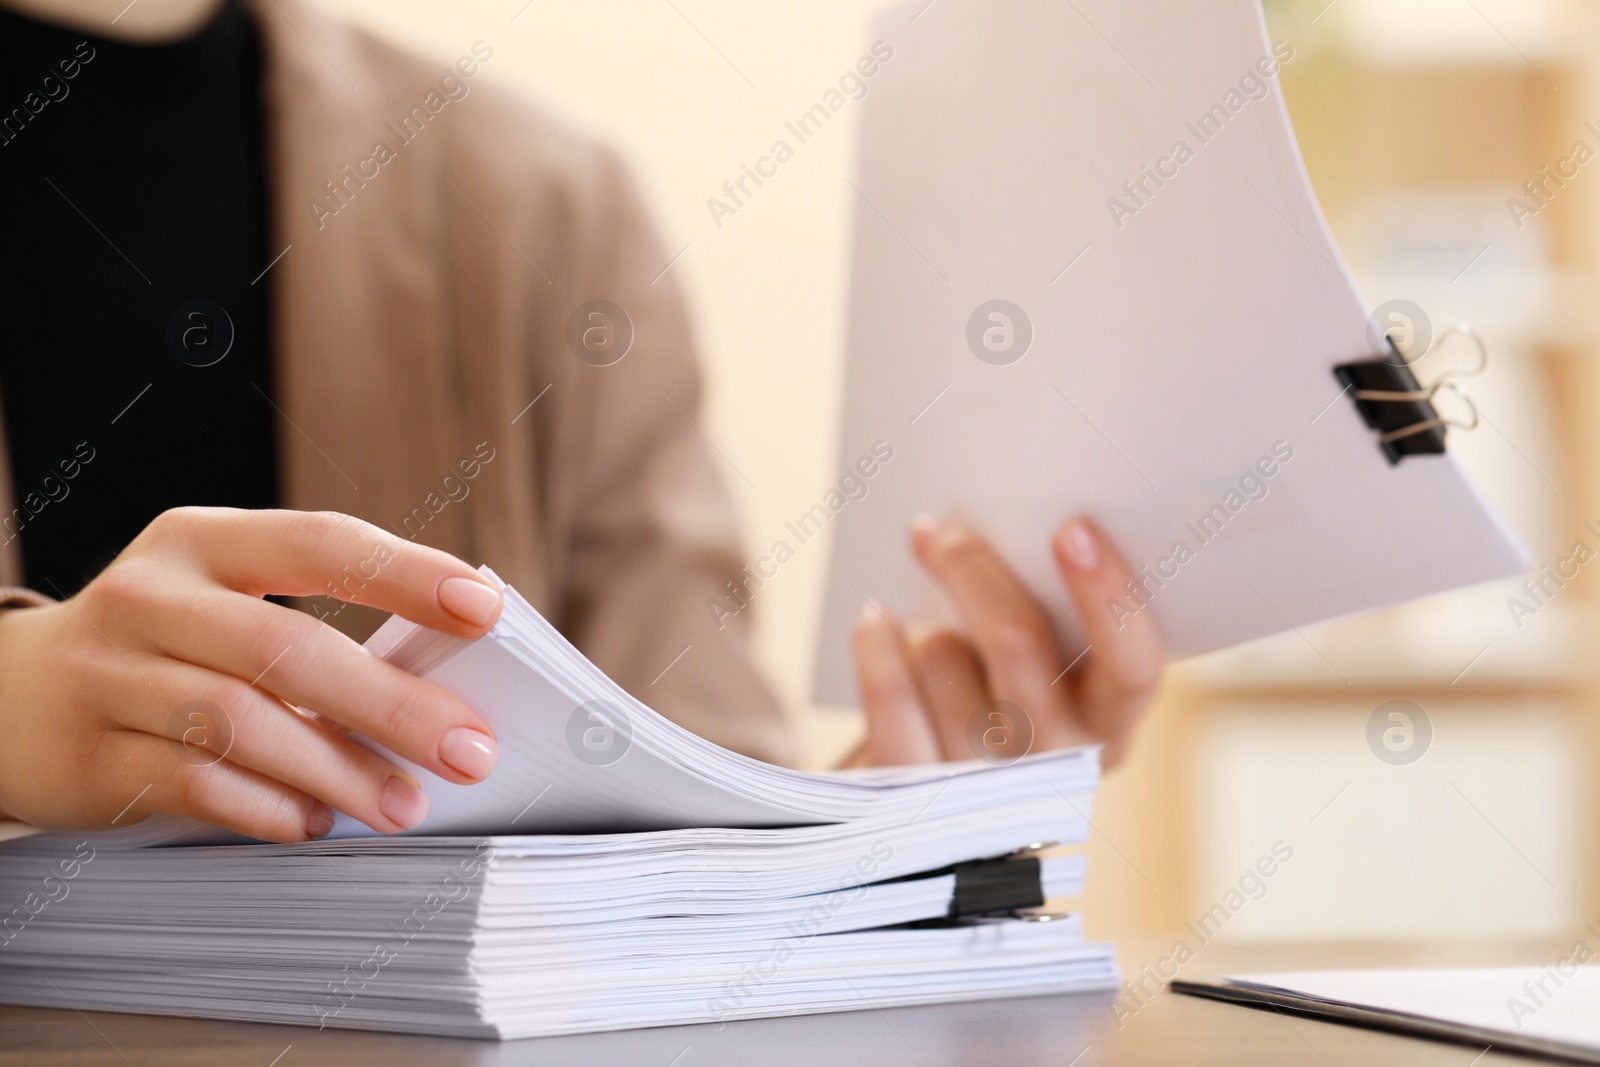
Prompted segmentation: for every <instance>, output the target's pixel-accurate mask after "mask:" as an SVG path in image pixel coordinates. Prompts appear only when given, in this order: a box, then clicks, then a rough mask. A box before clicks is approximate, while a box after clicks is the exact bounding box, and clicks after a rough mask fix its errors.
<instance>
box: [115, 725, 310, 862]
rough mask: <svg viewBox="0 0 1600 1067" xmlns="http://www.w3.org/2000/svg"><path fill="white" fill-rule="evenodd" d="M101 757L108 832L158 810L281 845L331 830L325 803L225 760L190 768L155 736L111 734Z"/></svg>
mask: <svg viewBox="0 0 1600 1067" xmlns="http://www.w3.org/2000/svg"><path fill="white" fill-rule="evenodd" d="M101 751H102V752H103V753H104V755H103V756H102V757H101V759H102V760H103V764H102V767H101V768H100V770H101V774H100V780H101V781H102V782H103V783H104V785H103V787H102V804H103V806H107V807H108V809H109V810H111V811H113V812H119V813H118V814H116V815H114V816H112V817H111V818H112V820H113V822H114V825H116V826H126V825H129V824H130V823H133V822H138V821H139V818H140V817H141V816H144V815H152V814H156V813H158V812H159V813H166V814H170V815H187V816H189V817H190V818H192V819H199V820H200V821H201V822H208V823H211V824H213V825H215V826H220V827H222V828H224V829H226V830H232V831H234V832H235V833H240V834H244V835H245V836H246V837H254V838H259V839H260V840H263V841H277V842H281V843H288V842H292V841H309V840H311V839H313V838H315V837H319V836H321V835H322V834H325V833H327V832H328V829H330V828H331V827H332V825H333V817H332V813H331V812H328V811H327V810H326V805H321V806H320V807H319V805H318V802H317V801H316V800H315V799H314V798H312V797H311V796H309V795H308V794H306V793H303V792H301V791H300V790H298V789H294V788H291V787H290V786H287V785H284V784H283V783H282V782H275V781H273V780H272V779H270V778H267V777H266V776H264V775H260V774H257V773H255V772H254V771H247V770H245V769H243V768H242V767H236V766H234V765H233V764H231V763H229V762H228V761H227V760H223V761H222V762H221V763H217V764H214V765H212V766H208V767H199V766H195V765H194V764H192V763H189V762H188V761H186V760H184V759H183V758H182V757H181V756H179V755H178V748H177V747H176V746H174V745H173V743H172V742H171V741H168V740H167V739H166V738H163V737H155V736H153V735H151V734H147V733H140V732H137V731H132V730H128V731H118V732H117V734H115V735H113V736H112V737H111V738H108V740H107V743H106V744H105V745H104V746H103V747H102V750H101ZM119 809H120V811H119Z"/></svg>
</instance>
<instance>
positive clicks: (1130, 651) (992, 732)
mask: <svg viewBox="0 0 1600 1067" xmlns="http://www.w3.org/2000/svg"><path fill="white" fill-rule="evenodd" d="M911 547H912V550H913V552H915V554H916V556H917V559H918V560H919V561H920V562H921V563H922V564H923V566H924V567H926V568H927V569H928V571H929V572H930V573H931V574H932V575H933V577H934V578H935V579H936V580H937V581H938V582H939V584H940V585H941V586H943V587H944V590H945V592H946V593H947V594H948V595H949V597H950V600H951V601H952V602H953V603H954V604H955V606H956V608H957V610H958V611H959V612H960V615H961V618H962V620H963V622H964V623H965V624H966V629H965V632H961V631H957V630H955V629H951V628H947V627H930V626H911V627H907V626H906V625H904V624H902V623H901V622H900V621H899V620H897V619H895V618H894V617H893V616H891V615H890V614H889V613H888V611H887V610H886V609H884V608H883V607H882V606H881V605H878V604H868V605H866V606H865V607H864V608H863V609H862V612H861V615H860V617H859V618H858V619H857V621H856V627H855V634H854V644H855V656H856V671H857V675H858V677H859V679H860V683H861V693H862V701H863V704H864V707H865V709H866V715H867V741H866V746H865V751H864V753H863V755H864V757H865V760H864V762H866V763H869V764H899V763H932V762H936V761H939V760H965V759H973V758H978V759H986V760H988V761H990V762H1009V761H1010V760H1012V759H1015V758H1018V757H1020V756H1022V755H1023V754H1025V753H1026V752H1028V751H1040V750H1043V749H1049V748H1059V747H1062V746H1066V745H1083V744H1091V743H1097V742H1098V743H1103V744H1104V745H1105V746H1106V747H1105V752H1104V755H1103V757H1102V760H1103V762H1104V764H1105V765H1106V766H1111V765H1113V764H1115V763H1117V762H1119V761H1120V760H1121V759H1122V758H1123V757H1124V756H1125V755H1126V753H1127V750H1128V745H1129V742H1130V740H1131V737H1132V733H1133V727H1134V724H1135V723H1136V722H1137V721H1138V719H1139V716H1140V714H1141V713H1142V712H1143V711H1144V709H1145V708H1146V707H1147V706H1148V705H1149V703H1150V701H1151V698H1152V697H1153V696H1154V695H1155V690H1156V686H1157V683H1158V682H1159V681H1160V678H1161V667H1162V664H1163V662H1164V660H1165V658H1166V653H1165V651H1164V650H1163V648H1162V645H1161V637H1160V635H1159V634H1158V633H1157V631H1156V627H1155V621H1154V620H1153V619H1152V618H1151V617H1150V613H1149V612H1144V611H1141V612H1138V613H1136V614H1132V615H1123V616H1121V617H1120V618H1113V615H1112V612H1111V610H1110V608H1109V606H1108V605H1109V604H1110V603H1111V602H1112V601H1113V600H1120V599H1121V598H1122V597H1123V595H1124V593H1125V588H1126V585H1127V583H1128V581H1129V580H1130V575H1129V572H1128V569H1127V566H1126V565H1125V564H1124V563H1123V561H1122V560H1121V559H1120V558H1119V557H1118V556H1117V554H1116V553H1115V552H1114V551H1113V550H1112V549H1111V547H1110V545H1108V544H1107V543H1106V540H1105V538H1104V537H1103V536H1102V535H1101V534H1100V532H1099V530H1098V529H1096V528H1095V526H1094V525H1093V524H1092V523H1090V522H1089V521H1088V520H1086V519H1082V518H1078V519H1072V520H1069V521H1068V522H1065V523H1063V524H1062V525H1061V527H1060V528H1059V529H1057V530H1056V533H1055V536H1054V537H1052V538H1051V541H1050V548H1051V554H1052V555H1053V556H1054V557H1055V560H1056V565H1057V567H1059V569H1060V571H1061V578H1062V581H1063V583H1064V584H1065V585H1066V587H1067V591H1068V593H1069V594H1070V595H1071V597H1072V601H1073V603H1074V604H1075V605H1076V607H1077V609H1078V617H1079V619H1080V620H1081V622H1082V626H1083V629H1084V632H1085V634H1086V636H1087V637H1088V640H1089V647H1088V649H1087V650H1070V651H1066V650H1063V649H1061V648H1060V647H1059V646H1058V645H1057V642H1056V637H1055V633H1054V631H1053V630H1052V629H1051V626H1050V622H1049V620H1048V619H1047V618H1046V617H1045V614H1044V612H1043V611H1042V610H1041V609H1040V607H1039V605H1038V604H1037V603H1036V602H1035V601H1034V599H1033V597H1032V596H1031V595H1029V593H1028V591H1027V590H1026V589H1025V588H1023V586H1022V583H1021V582H1019V581H1018V580H1017V578H1016V576H1015V575H1013V574H1012V573H1011V571H1010V569H1009V568H1007V567H1006V565H1005V564H1004V563H1003V562H1002V561H1001V559H1000V557H999V556H998V555H996V554H995V552H994V549H993V548H991V547H990V546H989V544H988V543H987V542H986V541H984V540H983V538H981V537H980V536H978V534H977V533H976V532H975V531H973V530H972V529H971V528H970V527H968V526H966V525H965V524H963V523H960V522H956V521H940V520H936V519H919V520H917V522H915V523H914V524H913V525H912V530H911ZM1069 667H1070V669H1069Z"/></svg>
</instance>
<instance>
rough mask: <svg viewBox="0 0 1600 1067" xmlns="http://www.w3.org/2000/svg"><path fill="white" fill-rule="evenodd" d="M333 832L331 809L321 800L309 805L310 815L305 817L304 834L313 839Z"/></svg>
mask: <svg viewBox="0 0 1600 1067" xmlns="http://www.w3.org/2000/svg"><path fill="white" fill-rule="evenodd" d="M332 832H333V809H332V808H330V807H328V805H326V804H324V803H323V802H322V801H320V800H319V801H317V802H316V803H315V804H313V805H311V815H310V817H308V818H307V819H306V836H307V837H309V838H311V839H312V840H315V839H316V838H319V837H327V836H328V835H329V834H330V833H332Z"/></svg>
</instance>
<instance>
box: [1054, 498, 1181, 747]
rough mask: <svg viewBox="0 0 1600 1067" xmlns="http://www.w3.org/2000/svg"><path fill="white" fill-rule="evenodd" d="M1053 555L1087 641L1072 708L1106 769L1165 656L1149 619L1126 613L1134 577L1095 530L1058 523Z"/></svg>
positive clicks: (1072, 680)
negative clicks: (1098, 742) (1099, 744)
mask: <svg viewBox="0 0 1600 1067" xmlns="http://www.w3.org/2000/svg"><path fill="white" fill-rule="evenodd" d="M1050 548H1051V552H1052V554H1053V555H1054V556H1055V558H1056V565H1057V566H1058V567H1059V568H1060V569H1061V576H1062V578H1063V579H1064V580H1065V582H1066V585H1067V591H1068V592H1069V593H1070V594H1071V595H1072V600H1073V603H1074V604H1075V605H1076V606H1077V609H1078V617H1079V618H1080V619H1081V620H1082V621H1083V628H1084V633H1085V636H1087V637H1088V639H1089V654H1088V655H1087V656H1085V657H1084V658H1083V660H1082V662H1081V663H1080V664H1079V665H1078V667H1077V668H1075V669H1074V670H1073V671H1072V673H1071V674H1070V675H1069V676H1068V679H1067V682H1068V684H1069V685H1070V686H1071V687H1072V693H1073V697H1074V699H1073V702H1072V703H1073V707H1074V709H1075V710H1076V712H1077V713H1078V714H1079V715H1080V716H1081V717H1082V719H1083V722H1084V724H1085V725H1086V726H1087V727H1088V728H1089V729H1090V730H1091V731H1093V732H1094V733H1095V734H1096V735H1098V736H1100V737H1103V738H1105V740H1106V745H1107V748H1106V753H1105V757H1104V759H1105V762H1106V763H1107V764H1108V765H1109V764H1112V763H1115V762H1116V761H1117V759H1119V758H1120V756H1121V754H1122V749H1123V748H1124V747H1125V746H1126V743H1127V740H1128V737H1129V735H1130V733H1131V732H1132V730H1133V725H1134V723H1135V722H1136V721H1137V720H1138V717H1139V713H1140V712H1141V711H1143V710H1144V708H1145V706H1146V705H1148V704H1149V702H1150V698H1151V697H1152V696H1153V695H1154V693H1155V688H1156V684H1157V683H1158V682H1159V681H1160V678H1161V665H1162V663H1163V662H1164V661H1165V660H1166V651H1165V649H1164V648H1163V646H1162V643H1161V633H1160V631H1159V630H1158V629H1157V628H1156V623H1155V619H1154V618H1153V617H1152V616H1151V614H1150V612H1148V611H1144V610H1138V611H1133V610H1132V609H1130V608H1129V607H1128V598H1127V597H1126V591H1127V588H1128V586H1129V584H1130V583H1131V582H1132V580H1133V579H1132V576H1131V575H1130V574H1129V571H1128V567H1127V565H1126V564H1125V563H1124V562H1123V561H1122V557H1121V556H1119V555H1118V554H1117V553H1116V551H1115V550H1114V549H1112V547H1111V546H1110V544H1109V543H1107V541H1106V539H1105V536H1104V535H1103V534H1102V533H1101V532H1100V530H1099V529H1097V528H1096V527H1095V525H1094V524H1093V523H1091V522H1089V521H1088V520H1087V519H1073V520H1069V521H1068V522H1065V523H1063V524H1062V525H1061V527H1060V529H1058V530H1057V531H1056V534H1055V537H1054V538H1052V539H1051V542H1050ZM1113 605H1120V608H1118V607H1113Z"/></svg>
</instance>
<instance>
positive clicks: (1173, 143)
mask: <svg viewBox="0 0 1600 1067" xmlns="http://www.w3.org/2000/svg"><path fill="white" fill-rule="evenodd" d="M875 37H877V38H880V39H882V40H883V41H884V42H885V43H886V44H887V46H888V47H891V48H892V49H893V58H892V60H890V61H889V62H887V63H885V64H884V65H883V68H882V70H881V71H880V72H878V73H877V75H876V77H875V78H874V79H873V81H872V87H871V93H870V95H869V96H868V98H867V99H866V101H865V102H864V106H865V108H866V111H865V113H864V117H863V133H862V148H861V162H860V175H859V177H858V179H857V181H856V182H854V183H853V184H854V186H855V189H856V192H854V193H852V194H851V195H852V196H853V197H855V200H856V223H855V248H854V262H853V267H852V269H853V277H854V282H853V289H852V299H851V310H850V319H849V355H848V366H847V370H846V390H845V394H846V395H845V410H844V419H843V428H842V438H841V452H840V454H841V455H842V456H846V457H853V456H859V455H866V454H871V453H872V451H873V447H874V445H875V444H877V446H878V449H879V453H880V454H881V452H882V451H883V450H884V449H892V450H893V459H892V462H891V463H889V464H888V465H887V466H886V469H884V470H883V471H882V472H881V473H878V475H877V477H875V478H874V479H873V481H872V483H871V492H870V493H869V494H868V495H867V497H866V498H865V499H862V500H859V501H853V502H852V503H851V504H850V506H849V507H848V508H844V509H842V511H841V512H840V513H839V514H838V515H837V516H836V517H835V518H834V519H833V521H832V523H831V524H830V525H832V527H833V534H834V537H835V541H834V556H833V561H832V565H831V571H830V575H829V586H828V591H827V599H826V603H825V607H824V616H823V625H822V634H821V645H820V648H819V655H818V667H817V676H816V691H817V696H818V699H820V700H822V701H824V702H826V703H836V704H848V703H853V702H854V699H855V697H854V685H853V680H852V677H851V673H850V663H849V653H848V634H849V628H850V624H851V621H852V619H853V618H854V616H855V614H856V613H857V612H858V611H859V610H860V608H861V605H862V601H863V599H864V598H873V599H881V600H883V601H884V602H886V603H887V604H888V605H889V606H890V607H892V608H894V609H896V610H900V611H905V612H925V611H930V610H933V611H938V610H939V609H940V604H939V602H938V600H937V597H936V594H935V591H934V589H933V587H932V585H931V583H929V582H928V581H927V580H926V579H925V578H924V576H923V575H921V574H920V573H919V572H918V570H917V568H916V566H915V564H914V563H913V562H912V561H911V558H910V555H909V552H908V550H907V548H906V531H907V527H908V525H909V523H910V521H911V519H912V518H913V516H915V515H916V514H917V513H919V512H927V513H931V514H935V515H954V516H959V517H962V518H965V519H966V520H968V521H970V522H972V523H974V524H976V525H977V527H978V528H979V529H981V530H982V531H983V532H984V533H985V534H987V535H988V536H989V537H990V538H991V539H992V540H993V541H994V542H995V544H997V545H998V546H999V548H1000V550H1001V551H1002V553H1003V554H1004V555H1005V557H1006V559H1007V560H1008V561H1009V562H1010V563H1011V565H1012V566H1013V567H1014V568H1015V569H1016V570H1017V572H1018V573H1019V574H1020V575H1022V576H1023V578H1024V579H1025V580H1026V581H1027V583H1028V584H1029V586H1030V587H1031V588H1032V589H1033V591H1034V593H1035V594H1036V595H1037V596H1038V597H1039V598H1040V599H1041V601H1042V602H1043V603H1045V604H1046V605H1047V606H1048V607H1049V609H1050V610H1051V612H1052V614H1053V617H1054V619H1055V622H1056V624H1057V626H1058V628H1059V630H1060V633H1061V635H1062V637H1063V639H1064V641H1065V642H1066V643H1067V645H1068V647H1069V649H1070V648H1071V647H1074V646H1075V647H1078V648H1081V647H1082V645H1083V638H1082V630H1081V627H1080V626H1079V624H1078V622H1077V620H1076V619H1075V618H1074V617H1073V615H1072V612H1071V610H1070V608H1069V606H1068V603H1067V600H1066V596H1065V593H1064V591H1063V589H1062V586H1061V582H1060V579H1059V577H1058V576H1057V575H1056V573H1055V571H1054V567H1053V565H1052V563H1051V561H1050V558H1049V552H1048V539H1049V536H1050V533H1051V531H1052V530H1053V529H1054V528H1055V527H1056V525H1057V524H1058V523H1060V522H1061V521H1062V520H1063V519H1065V518H1066V517H1068V516H1070V515H1074V514H1078V513H1086V514H1089V515H1091V516H1093V517H1094V518H1095V519H1097V520H1098V521H1099V522H1100V523H1101V524H1102V526H1103V527H1104V528H1105V529H1106V530H1107V532H1108V533H1109V534H1110V536H1111V538H1112V539H1113V541H1114V542H1115V544H1116V545H1117V547H1118V548H1119V550H1120V551H1121V552H1122V553H1123V555H1124V556H1125V557H1126V558H1127V560H1128V561H1129V563H1130V564H1131V566H1132V567H1133V569H1134V570H1135V571H1137V572H1138V575H1139V585H1138V587H1137V588H1134V589H1129V590H1128V591H1127V595H1126V596H1124V597H1122V598H1121V599H1120V600H1118V601H1115V602H1112V603H1108V604H1107V605H1106V606H1105V610H1106V611H1108V612H1110V613H1112V615H1113V616H1114V617H1116V618H1118V619H1124V620H1125V618H1126V617H1127V616H1128V615H1129V614H1132V613H1136V612H1142V611H1149V612H1152V613H1153V614H1154V617H1155V618H1156V620H1157V621H1158V623H1159V624H1160V628H1161V630H1162V632H1163V634H1164V635H1165V638H1166V640H1167V643H1168V647H1169V648H1170V650H1171V651H1172V652H1174V653H1176V654H1179V655H1183V654H1189V653H1195V652H1201V651H1206V650H1209V649H1213V648H1219V647H1222V646H1225V645H1229V644H1233V643H1237V642H1240V641H1244V640H1248V639H1250V638H1255V637H1260V636H1264V635H1266V634H1270V633H1275V632H1278V631H1280V630H1285V629H1287V628H1289V627H1290V626H1291V625H1293V626H1300V625H1304V624H1308V623H1312V622H1316V621H1319V620H1322V619H1327V618H1331V617H1334V616H1338V615H1343V614H1348V613H1352V612H1357V611H1362V610H1366V609H1370V608H1374V607H1378V606H1380V605H1384V604H1391V603H1396V602H1399V601H1403V600H1408V599H1412V598H1415V597H1419V596H1423V595H1426V594H1429V593H1434V592H1439V591H1442V590H1445V589H1449V588H1453V587H1457V586H1462V585H1468V584H1473V583H1477V582H1482V581H1487V580H1489V579H1493V578H1497V577H1503V576H1506V575H1509V574H1514V573H1516V572H1517V571H1518V570H1520V569H1522V568H1523V567H1524V566H1525V562H1524V561H1525V558H1526V554H1525V551H1524V550H1523V549H1522V548H1521V546H1520V545H1519V544H1518V543H1517V541H1516V539H1515V537H1514V536H1513V535H1512V534H1511V533H1510V532H1509V531H1508V530H1507V528H1506V527H1505V526H1504V524H1503V523H1502V522H1501V521H1500V520H1499V519H1498V518H1497V517H1496V516H1495V515H1494V514H1493V513H1492V512H1491V511H1490V509H1489V508H1488V506H1487V505H1486V504H1485V502H1484V501H1483V499H1482V498H1481V497H1480V496H1479V494H1478V492H1477V491H1476V489H1475V488H1474V486H1473V485H1472V484H1471V483H1470V482H1469V481H1468V480H1467V478H1466V477H1465V476H1464V475H1463V473H1462V471H1461V469H1460V468H1459V467H1458V466H1457V464H1456V462H1455V460H1454V459H1453V458H1452V457H1450V456H1449V455H1448V454H1445V455H1424V456H1408V457H1406V458H1404V459H1403V460H1402V461H1401V462H1400V463H1399V464H1398V465H1395V466H1391V465H1390V463H1389V462H1388V460H1387V459H1386V458H1385V457H1384V455H1383V454H1382V452H1381V451H1380V449H1379V445H1378V438H1377V434H1376V433H1374V432H1373V431H1372V430H1370V429H1368V428H1367V426H1366V425H1365V424H1364V422H1363V421H1362V419H1361V417H1360V416H1359V414H1358V413H1357V411H1356V409H1355V405H1354V402H1353V400H1352V398H1351V397H1350V396H1348V395H1341V386H1340V383H1339V382H1338V381H1336V380H1335V378H1334V375H1333V373H1332V368H1333V367H1334V366H1335V365H1336V364H1340V363H1345V362H1350V361H1353V360H1361V359H1374V358H1378V357H1379V356H1380V355H1382V353H1381V352H1379V351H1375V349H1376V348H1377V346H1378V345H1380V344H1381V343H1382V342H1381V333H1382V331H1381V329H1380V330H1378V331H1371V330H1369V327H1368V318H1369V308H1368V307H1367V306H1366V304H1365V303H1364V302H1363V301H1362V299H1361V297H1360V296H1359V295H1358V293H1357V292H1356V289H1355V286H1354V284H1353V282H1352V281H1351V279H1350V276H1349V273H1348V271H1347V270H1346V269H1345V266H1344V263H1343V260H1342V258H1341V257H1340V254H1339V251H1338V249H1337V248H1336V247H1335V246H1334V243H1333V240H1332V238H1331V237H1330V236H1329V233H1328V230H1327V227H1326V225H1325V224H1324V222H1323V219H1322V216H1321V213H1320V209H1319V208H1318V206H1317V202H1316V198H1315V195H1314V193H1313V192H1312V189H1311V186H1310V183H1309V181H1308V179H1307V177H1306V173H1305V169H1304V167H1303V165H1302V163H1301V160H1300V155H1299V150H1298V148H1297V147H1296V144H1295V140H1294V134H1293V131H1292V129H1291V127H1290V125H1289V120H1288V115H1287V112H1286V111H1285V109H1284V105H1283V98H1282V93H1281V91H1280V89H1279V86H1278V72H1279V69H1280V68H1281V67H1282V66H1283V65H1284V64H1292V63H1293V62H1294V61H1295V59H1294V56H1295V50H1294V43H1293V42H1292V41H1278V42H1273V41H1270V40H1268V37H1267V33H1266V29H1265V25H1264V23H1263V21H1262V16H1261V10H1260V8H1259V6H1258V5H1257V4H1256V3H1255V2H1254V0H1228V2H1226V3H1213V4H1204V5H1173V4H1165V3H1157V2H1155V0H1135V2H1127V0H1117V2H1112V0H1081V2H1079V3H1076V4H1057V3H1053V2H1048V0H1003V2H991V0H942V2H941V3H939V4H937V5H934V6H931V7H928V6H925V5H924V4H923V3H915V4H911V5H909V6H907V7H903V8H900V9H898V10H896V11H895V12H893V13H891V14H890V15H888V16H887V17H886V18H885V19H884V20H883V21H882V22H881V23H880V24H879V26H878V27H877V29H876V33H875ZM1440 325H1441V327H1442V325H1443V324H1440ZM1373 332H1376V333H1377V334H1378V336H1377V337H1373V336H1371V334H1372V333H1373ZM1439 358H1440V359H1441V361H1442V360H1443V358H1444V357H1443V356H1441V357H1439ZM1451 358H1453V357H1451ZM1431 369H1432V368H1430V367H1428V366H1427V365H1426V364H1424V365H1422V366H1419V367H1418V373H1419V375H1422V376H1424V377H1427V372H1428V371H1430V370H1431Z"/></svg>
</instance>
